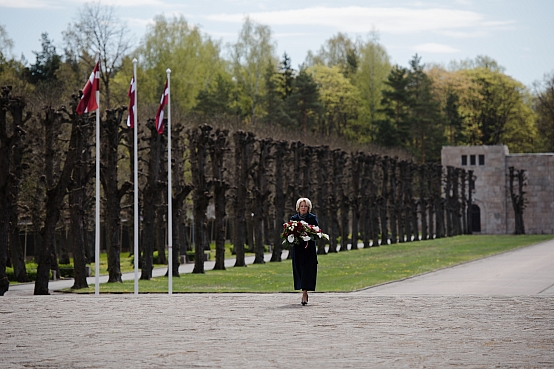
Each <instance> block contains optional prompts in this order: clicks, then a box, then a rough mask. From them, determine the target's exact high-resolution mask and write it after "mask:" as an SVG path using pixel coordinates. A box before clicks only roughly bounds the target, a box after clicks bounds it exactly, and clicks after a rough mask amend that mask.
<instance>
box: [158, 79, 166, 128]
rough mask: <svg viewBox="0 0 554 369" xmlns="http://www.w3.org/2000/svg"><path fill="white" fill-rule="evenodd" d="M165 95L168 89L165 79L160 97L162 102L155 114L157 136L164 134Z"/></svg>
mask: <svg viewBox="0 0 554 369" xmlns="http://www.w3.org/2000/svg"><path fill="white" fill-rule="evenodd" d="M167 95H169V88H168V87H167V79H166V80H165V87H164V93H163V95H162V100H161V101H160V106H159V107H158V113H157V114H156V131H158V134H160V135H161V134H162V133H164V108H165V106H166V105H167V100H168V99H167Z"/></svg>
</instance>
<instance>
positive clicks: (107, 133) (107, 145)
mask: <svg viewBox="0 0 554 369" xmlns="http://www.w3.org/2000/svg"><path fill="white" fill-rule="evenodd" d="M123 111H124V110H123V109H122V108H119V109H116V110H107V111H106V120H105V121H103V124H102V132H103V136H104V137H103V140H102V141H104V144H103V145H102V148H103V153H102V162H103V163H104V165H103V166H102V169H101V172H100V173H101V176H100V178H101V181H102V187H103V189H104V198H105V199H106V201H105V203H104V219H105V221H104V224H105V226H106V233H107V234H106V250H107V252H108V275H109V277H108V283H115V282H122V280H121V235H120V232H121V198H122V197H123V196H124V195H125V194H126V193H127V191H128V189H129V188H130V187H131V183H129V182H126V183H125V184H124V185H123V187H122V188H121V189H118V181H117V178H118V175H117V168H118V160H119V153H118V147H119V143H120V138H121V132H120V125H121V120H122V118H123Z"/></svg>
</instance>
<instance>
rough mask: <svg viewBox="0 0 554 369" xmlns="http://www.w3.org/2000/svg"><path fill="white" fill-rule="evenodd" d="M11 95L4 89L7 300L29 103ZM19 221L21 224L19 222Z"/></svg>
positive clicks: (3, 280)
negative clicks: (10, 257) (27, 105)
mask: <svg viewBox="0 0 554 369" xmlns="http://www.w3.org/2000/svg"><path fill="white" fill-rule="evenodd" d="M10 91H11V86H4V87H2V96H1V97H0V296H4V293H5V292H6V291H8V289H9V285H10V283H9V281H8V277H7V276H6V261H7V257H8V244H9V239H10V236H9V235H10V228H12V227H10V223H11V222H13V220H14V216H13V215H12V214H14V213H15V218H17V215H16V214H17V192H15V193H14V191H16V190H17V189H18V183H19V181H20V179H21V178H20V177H21V173H20V170H21V157H20V154H21V153H20V147H21V145H22V138H23V136H24V135H25V131H24V130H23V127H22V125H23V108H24V107H25V103H24V101H23V100H22V99H21V98H15V99H14V98H10V96H9V95H10ZM7 111H10V112H11V114H12V119H11V124H9V123H8V118H7V114H6V113H7ZM9 126H11V127H9ZM18 172H19V173H18ZM14 196H15V197H14ZM15 220H16V223H17V219H15ZM14 246H15V245H14ZM14 262H15V263H17V266H18V269H21V265H20V264H21V262H23V260H22V256H21V257H17V258H16V259H15V260H14ZM24 268H25V267H24V265H23V269H24ZM21 273H22V272H21V271H19V270H18V275H19V276H20V278H21V277H23V278H24V277H25V276H24V275H21Z"/></svg>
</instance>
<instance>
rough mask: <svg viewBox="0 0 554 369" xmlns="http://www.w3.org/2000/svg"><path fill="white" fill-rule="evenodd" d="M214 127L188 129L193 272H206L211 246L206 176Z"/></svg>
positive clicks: (209, 197) (205, 125)
mask: <svg viewBox="0 0 554 369" xmlns="http://www.w3.org/2000/svg"><path fill="white" fill-rule="evenodd" d="M212 129H213V128H212V127H211V126H209V125H207V124H203V125H201V126H200V127H198V128H193V129H190V130H188V132H187V135H188V140H189V145H190V150H189V152H190V159H189V160H190V165H191V174H192V184H193V186H194V190H193V193H192V202H193V204H194V207H193V214H194V269H193V270H192V272H193V273H204V250H206V248H207V246H209V241H208V235H207V232H206V228H205V224H206V223H207V219H206V210H207V209H208V205H209V202H210V199H211V198H212V196H211V195H210V194H209V187H210V185H211V184H209V183H208V180H207V178H206V170H207V166H206V159H207V156H208V148H209V140H210V138H209V137H210V131H212Z"/></svg>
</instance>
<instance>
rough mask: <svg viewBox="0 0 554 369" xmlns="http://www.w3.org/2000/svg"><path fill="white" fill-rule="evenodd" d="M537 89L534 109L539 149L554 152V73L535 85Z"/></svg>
mask: <svg viewBox="0 0 554 369" xmlns="http://www.w3.org/2000/svg"><path fill="white" fill-rule="evenodd" d="M535 89H536V92H535V101H534V108H535V112H536V114H537V129H538V132H539V137H540V142H539V145H540V146H539V147H540V148H541V149H542V150H543V151H547V152H554V73H551V74H547V75H545V76H544V79H543V81H542V82H537V83H535Z"/></svg>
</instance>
